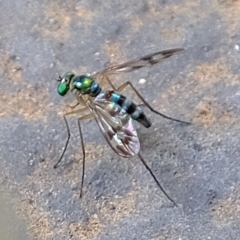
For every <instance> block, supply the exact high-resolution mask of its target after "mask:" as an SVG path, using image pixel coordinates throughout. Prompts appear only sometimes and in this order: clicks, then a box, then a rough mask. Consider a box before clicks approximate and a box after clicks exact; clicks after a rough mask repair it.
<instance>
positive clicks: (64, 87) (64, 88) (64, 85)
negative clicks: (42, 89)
mask: <svg viewBox="0 0 240 240" xmlns="http://www.w3.org/2000/svg"><path fill="white" fill-rule="evenodd" d="M68 90H69V84H67V83H60V84H59V85H58V94H59V95H61V96H64V95H65V94H66V93H67V92H68Z"/></svg>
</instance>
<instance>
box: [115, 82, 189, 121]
mask: <svg viewBox="0 0 240 240" xmlns="http://www.w3.org/2000/svg"><path fill="white" fill-rule="evenodd" d="M127 86H130V87H131V88H132V90H133V91H134V92H135V93H136V94H137V96H138V97H139V98H140V99H141V100H142V101H143V103H144V104H145V105H146V106H147V107H148V108H149V109H150V110H151V111H152V112H154V113H156V114H158V115H160V116H162V117H164V118H166V119H169V120H172V121H175V122H180V123H185V124H191V123H190V122H186V121H182V120H179V119H176V118H172V117H168V116H166V115H164V114H162V113H160V112H159V111H157V110H155V109H154V108H153V107H152V106H151V105H150V104H149V103H148V102H147V101H146V100H145V99H144V97H143V96H142V95H141V94H140V93H139V92H138V90H137V89H136V88H135V87H134V86H133V85H132V83H130V82H125V83H123V84H122V85H121V86H120V87H118V88H117V91H119V92H121V91H122V90H123V89H125V88H126V87H127Z"/></svg>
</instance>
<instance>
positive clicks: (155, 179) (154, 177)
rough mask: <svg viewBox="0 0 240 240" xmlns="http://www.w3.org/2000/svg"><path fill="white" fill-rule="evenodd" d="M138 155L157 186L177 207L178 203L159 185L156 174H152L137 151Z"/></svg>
mask: <svg viewBox="0 0 240 240" xmlns="http://www.w3.org/2000/svg"><path fill="white" fill-rule="evenodd" d="M138 157H139V158H140V160H141V162H142V163H143V165H144V166H145V168H146V169H147V170H148V171H149V173H150V174H151V176H152V177H153V179H154V181H155V182H156V183H157V185H158V187H159V188H160V189H161V191H162V192H163V193H164V194H165V196H166V197H167V198H168V199H169V200H170V201H171V202H172V203H173V204H174V205H175V206H176V207H178V205H177V204H176V203H175V201H174V200H173V199H172V198H171V197H170V196H169V195H168V194H167V193H166V191H165V190H164V189H163V187H162V186H161V184H160V183H159V181H158V180H157V178H156V176H155V175H154V173H153V172H152V170H151V168H150V167H149V166H148V164H147V163H146V161H145V160H144V158H143V156H142V155H141V153H140V152H139V153H138Z"/></svg>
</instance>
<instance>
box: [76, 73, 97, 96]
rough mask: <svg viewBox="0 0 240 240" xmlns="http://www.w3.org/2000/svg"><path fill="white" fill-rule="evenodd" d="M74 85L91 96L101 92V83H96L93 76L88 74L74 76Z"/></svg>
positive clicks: (77, 89) (82, 92) (80, 91)
mask: <svg viewBox="0 0 240 240" xmlns="http://www.w3.org/2000/svg"><path fill="white" fill-rule="evenodd" d="M72 86H73V89H75V90H76V91H78V92H79V93H80V94H82V95H85V94H87V95H90V96H91V97H96V96H97V95H98V94H99V93H100V92H101V88H100V86H99V84H98V83H96V82H95V81H94V79H93V78H91V77H89V76H86V75H81V76H76V77H74V79H73V81H72Z"/></svg>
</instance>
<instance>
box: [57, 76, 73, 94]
mask: <svg viewBox="0 0 240 240" xmlns="http://www.w3.org/2000/svg"><path fill="white" fill-rule="evenodd" d="M74 76H75V74H74V73H72V72H67V73H65V74H64V76H63V77H61V76H59V79H58V81H59V82H60V83H59V84H58V94H59V95H61V96H64V95H66V94H67V93H68V91H69V90H72V81H73V79H74Z"/></svg>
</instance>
